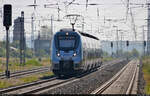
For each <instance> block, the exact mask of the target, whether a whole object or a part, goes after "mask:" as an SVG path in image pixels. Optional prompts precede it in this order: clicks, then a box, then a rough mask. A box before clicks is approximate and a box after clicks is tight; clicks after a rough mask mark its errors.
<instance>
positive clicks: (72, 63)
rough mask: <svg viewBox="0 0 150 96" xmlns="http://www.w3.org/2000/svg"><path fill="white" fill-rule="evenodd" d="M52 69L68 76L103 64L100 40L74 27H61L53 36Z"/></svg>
mask: <svg viewBox="0 0 150 96" xmlns="http://www.w3.org/2000/svg"><path fill="white" fill-rule="evenodd" d="M51 44H52V47H51V60H52V71H53V73H54V74H55V75H56V76H62V75H64V76H66V75H67V76H68V75H71V74H77V73H79V72H81V71H88V70H91V69H93V68H98V67H100V66H101V64H102V61H101V52H102V51H101V45H100V40H99V39H98V38H97V37H95V36H93V35H90V34H87V33H83V32H80V31H77V30H73V29H61V30H60V31H58V32H57V33H56V34H54V36H53V40H52V43H51Z"/></svg>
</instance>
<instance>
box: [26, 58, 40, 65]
mask: <svg viewBox="0 0 150 96" xmlns="http://www.w3.org/2000/svg"><path fill="white" fill-rule="evenodd" d="M26 65H33V66H42V64H41V63H40V62H39V61H38V60H36V59H31V60H28V61H27V62H26Z"/></svg>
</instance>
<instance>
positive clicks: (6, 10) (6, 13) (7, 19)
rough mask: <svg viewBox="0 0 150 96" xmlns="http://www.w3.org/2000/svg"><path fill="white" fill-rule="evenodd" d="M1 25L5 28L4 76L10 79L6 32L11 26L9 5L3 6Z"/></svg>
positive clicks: (10, 7)
mask: <svg viewBox="0 0 150 96" xmlns="http://www.w3.org/2000/svg"><path fill="white" fill-rule="evenodd" d="M3 18H4V19H3V25H4V26H5V27H6V71H5V75H6V77H7V78H10V71H9V69H8V64H9V36H8V34H9V33H8V30H9V27H10V26H11V25H12V6H11V5H10V4H5V5H4V14H3Z"/></svg>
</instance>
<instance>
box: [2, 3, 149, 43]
mask: <svg viewBox="0 0 150 96" xmlns="http://www.w3.org/2000/svg"><path fill="white" fill-rule="evenodd" d="M66 1H67V2H71V1H72V0H37V1H36V2H37V5H38V6H37V8H36V10H34V8H33V7H29V6H28V5H31V4H33V2H34V1H33V0H0V9H2V7H3V5H4V4H12V8H13V10H12V13H13V14H12V18H13V19H12V20H14V19H16V18H17V17H18V16H20V15H21V11H24V13H25V33H26V36H27V38H28V42H30V41H31V40H30V39H31V38H30V37H31V14H32V13H33V12H34V13H35V17H36V22H35V24H34V25H35V27H36V30H37V31H35V32H34V34H35V36H36V35H37V34H38V30H40V26H42V25H48V26H50V24H51V21H50V18H51V16H53V17H54V18H53V19H54V20H57V19H58V16H57V15H58V13H57V7H58V6H57V5H51V6H49V7H51V8H44V4H56V3H58V4H59V8H60V9H61V11H60V19H61V20H63V21H61V22H57V21H53V23H54V28H53V29H54V30H53V32H54V33H55V32H56V31H57V30H59V29H61V28H64V27H70V28H71V25H70V22H69V20H68V19H65V18H64V17H65V15H67V14H79V15H82V16H83V17H84V32H87V33H90V34H93V35H95V36H97V37H99V38H100V40H112V41H113V40H116V30H117V29H118V30H119V40H121V33H122V40H143V38H142V37H143V33H142V32H143V31H142V28H141V26H142V25H145V27H144V30H147V28H146V24H147V21H146V20H145V19H147V7H146V5H144V6H142V7H141V5H135V3H136V4H146V0H129V2H130V5H129V7H130V8H132V15H133V17H134V23H135V28H136V30H137V31H136V34H137V38H136V39H135V33H134V31H133V30H132V23H131V21H132V19H131V16H130V14H128V18H127V20H125V19H126V12H127V7H126V6H127V4H126V2H127V0H88V3H89V4H92V3H94V4H95V3H96V4H99V5H93V6H92V5H88V7H87V9H86V5H85V4H86V0H75V2H74V3H76V4H77V3H79V4H80V5H76V4H71V5H69V6H68V7H67V8H66V7H65V2H66ZM131 3H134V4H132V5H131ZM66 4H67V3H66ZM98 10H99V11H98ZM98 12H99V16H98ZM104 18H105V20H104ZM45 19H48V20H45ZM12 22H13V21H12ZM82 22H83V18H82V17H80V18H78V20H77V22H76V26H75V28H76V29H78V30H82V27H81V25H82ZM114 26H117V27H114ZM12 32H13V26H12V27H11V28H10V37H11V38H12V36H13V35H12ZM5 34H6V32H5V28H4V27H3V24H2V18H0V39H1V40H2V39H4V36H5ZM146 35H147V34H146V31H145V36H146ZM145 40H146V38H145Z"/></svg>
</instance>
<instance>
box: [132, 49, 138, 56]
mask: <svg viewBox="0 0 150 96" xmlns="http://www.w3.org/2000/svg"><path fill="white" fill-rule="evenodd" d="M131 54H132V56H133V57H139V52H138V51H137V50H136V49H135V48H134V49H133V50H132V52H131Z"/></svg>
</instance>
